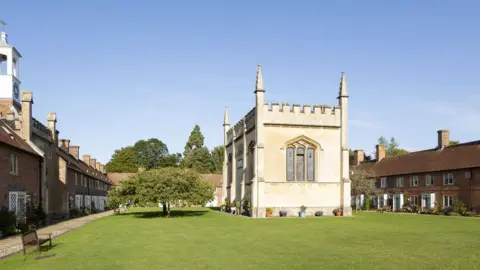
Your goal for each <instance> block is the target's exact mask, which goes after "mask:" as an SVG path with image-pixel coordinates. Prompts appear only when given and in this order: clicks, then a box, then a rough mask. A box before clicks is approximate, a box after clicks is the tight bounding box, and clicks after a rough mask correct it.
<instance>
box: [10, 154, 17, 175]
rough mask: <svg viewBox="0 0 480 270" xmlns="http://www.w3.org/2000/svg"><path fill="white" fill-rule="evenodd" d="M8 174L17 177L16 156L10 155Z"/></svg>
mask: <svg viewBox="0 0 480 270" xmlns="http://www.w3.org/2000/svg"><path fill="white" fill-rule="evenodd" d="M10 174H11V175H18V156H17V155H15V154H12V153H10Z"/></svg>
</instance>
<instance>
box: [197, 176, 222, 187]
mask: <svg viewBox="0 0 480 270" xmlns="http://www.w3.org/2000/svg"><path fill="white" fill-rule="evenodd" d="M201 176H202V178H203V180H205V181H207V182H210V183H213V184H214V185H215V186H216V187H221V186H222V177H223V175H221V174H202V175H201Z"/></svg>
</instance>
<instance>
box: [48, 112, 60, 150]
mask: <svg viewBox="0 0 480 270" xmlns="http://www.w3.org/2000/svg"><path fill="white" fill-rule="evenodd" d="M47 121H48V129H49V130H50V132H51V133H52V138H53V143H54V144H55V145H58V133H57V114H56V113H54V112H50V113H48V114H47Z"/></svg>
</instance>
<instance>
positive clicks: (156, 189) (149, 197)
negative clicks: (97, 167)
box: [108, 167, 215, 216]
mask: <svg viewBox="0 0 480 270" xmlns="http://www.w3.org/2000/svg"><path fill="white" fill-rule="evenodd" d="M214 190H215V187H214V186H213V184H211V183H208V182H206V181H204V180H203V179H202V177H201V176H200V174H198V172H196V171H195V170H190V169H184V168H178V167H168V168H160V169H152V170H149V171H145V172H143V173H140V174H137V175H136V176H134V177H131V178H130V179H128V180H126V181H123V182H121V183H120V186H119V187H117V188H114V189H111V190H110V191H109V200H108V204H109V206H118V205H119V204H120V203H125V202H127V201H128V200H131V201H132V202H134V203H136V204H140V205H147V204H155V205H157V204H158V203H167V204H168V205H169V206H170V205H187V206H188V205H202V206H204V205H205V204H206V203H207V202H208V201H211V200H212V199H213V192H214ZM167 209H168V210H167V216H169V215H170V207H168V208H167Z"/></svg>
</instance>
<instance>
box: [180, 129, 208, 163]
mask: <svg viewBox="0 0 480 270" xmlns="http://www.w3.org/2000/svg"><path fill="white" fill-rule="evenodd" d="M204 141H205V137H203V134H202V132H201V131H200V126H199V125H195V127H194V128H193V130H192V132H191V133H190V137H188V141H187V143H186V145H185V151H184V152H183V157H186V156H188V154H190V152H192V151H193V150H194V149H195V148H201V147H203V144H204Z"/></svg>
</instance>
